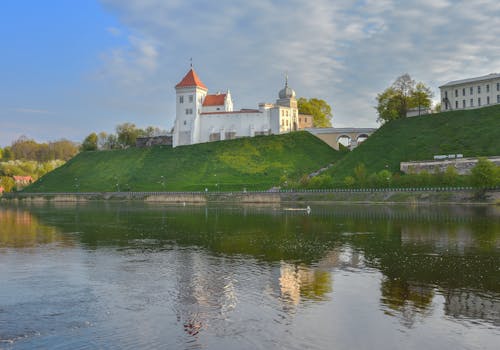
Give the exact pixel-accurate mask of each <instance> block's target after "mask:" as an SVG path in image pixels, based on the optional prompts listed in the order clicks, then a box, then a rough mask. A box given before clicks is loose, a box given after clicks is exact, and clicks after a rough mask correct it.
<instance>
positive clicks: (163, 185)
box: [160, 175, 165, 191]
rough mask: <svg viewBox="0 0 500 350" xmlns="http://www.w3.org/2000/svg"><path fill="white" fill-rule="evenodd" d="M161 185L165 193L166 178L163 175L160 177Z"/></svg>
mask: <svg viewBox="0 0 500 350" xmlns="http://www.w3.org/2000/svg"><path fill="white" fill-rule="evenodd" d="M160 184H161V187H162V188H163V190H164V191H165V177H163V175H161V176H160Z"/></svg>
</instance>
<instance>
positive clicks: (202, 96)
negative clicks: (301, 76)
mask: <svg viewBox="0 0 500 350" xmlns="http://www.w3.org/2000/svg"><path fill="white" fill-rule="evenodd" d="M175 93H176V94H175V98H176V114H175V115H176V117H175V123H174V129H173V135H172V136H173V140H172V143H173V147H177V146H182V145H192V144H196V143H202V142H211V141H219V140H230V139H234V138H238V137H245V136H246V137H253V136H257V135H271V134H283V133H287V132H291V131H295V130H299V129H303V128H305V127H311V126H312V117H311V116H306V115H304V116H302V115H301V116H299V113H298V109H297V99H296V98H295V91H293V90H292V89H291V88H290V87H289V86H288V78H287V79H286V80H285V86H284V88H283V89H282V90H281V91H280V92H279V98H278V100H276V103H275V104H272V103H260V104H259V106H258V109H241V110H239V111H235V110H233V101H232V98H231V93H230V91H229V90H227V91H226V92H225V93H219V92H218V93H216V94H209V93H208V88H207V87H206V86H205V84H203V82H202V81H201V80H200V78H199V77H198V75H197V74H196V72H195V70H194V69H193V68H192V67H191V69H190V70H189V71H188V72H187V74H186V75H185V76H184V78H182V80H181V81H180V82H179V83H178V84H177V85H176V86H175Z"/></svg>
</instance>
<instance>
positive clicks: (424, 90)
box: [410, 82, 433, 115]
mask: <svg viewBox="0 0 500 350" xmlns="http://www.w3.org/2000/svg"><path fill="white" fill-rule="evenodd" d="M432 96H433V93H432V91H431V89H430V88H429V87H427V86H425V85H424V83H422V82H419V83H417V85H416V86H415V89H414V90H413V92H412V94H411V95H410V99H411V100H410V105H411V107H412V108H418V111H419V113H418V114H419V115H420V114H421V112H423V110H426V109H429V108H431V104H432V100H431V98H432Z"/></svg>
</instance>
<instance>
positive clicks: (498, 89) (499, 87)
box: [497, 83, 500, 91]
mask: <svg viewBox="0 0 500 350" xmlns="http://www.w3.org/2000/svg"><path fill="white" fill-rule="evenodd" d="M497 91H500V83H497Z"/></svg>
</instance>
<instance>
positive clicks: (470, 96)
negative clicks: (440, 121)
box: [439, 73, 500, 112]
mask: <svg viewBox="0 0 500 350" xmlns="http://www.w3.org/2000/svg"><path fill="white" fill-rule="evenodd" d="M439 89H440V90H441V111H442V112H444V111H451V110H457V109H472V108H479V107H485V106H490V105H493V104H498V103H500V74H498V73H492V74H488V75H484V76H482V77H477V78H469V79H462V80H456V81H451V82H449V83H446V84H444V85H442V86H440V87H439Z"/></svg>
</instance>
